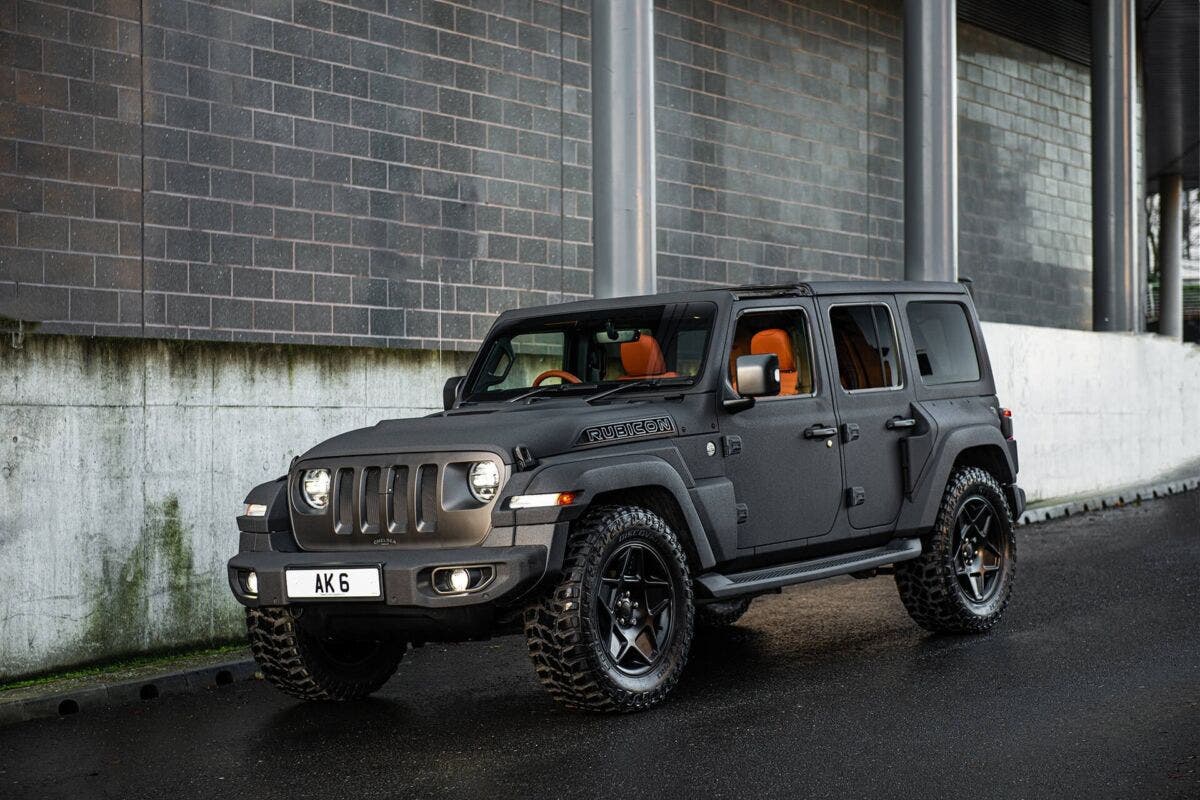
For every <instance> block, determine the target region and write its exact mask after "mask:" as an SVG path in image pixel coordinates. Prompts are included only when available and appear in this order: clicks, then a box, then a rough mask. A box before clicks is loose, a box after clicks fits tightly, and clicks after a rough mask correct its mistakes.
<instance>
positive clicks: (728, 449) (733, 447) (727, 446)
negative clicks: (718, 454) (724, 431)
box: [721, 436, 742, 456]
mask: <svg viewBox="0 0 1200 800" xmlns="http://www.w3.org/2000/svg"><path fill="white" fill-rule="evenodd" d="M721 448H722V449H723V450H724V451H725V455H727V456H736V455H737V454H738V453H740V452H742V437H740V436H722V437H721Z"/></svg>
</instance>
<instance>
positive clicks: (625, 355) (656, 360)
mask: <svg viewBox="0 0 1200 800" xmlns="http://www.w3.org/2000/svg"><path fill="white" fill-rule="evenodd" d="M621 368H622V369H623V370H625V374H624V375H622V376H621V377H620V378H619V380H623V381H640V380H643V379H645V378H676V377H678V375H676V374H675V373H674V372H667V362H666V359H664V358H663V354H662V348H661V347H659V346H658V340H657V339H655V338H654V337H653V336H651V335H650V334H648V333H643V334H642V335H641V336H639V337H638V338H636V339H634V340H633V341H632V342H622V343H621Z"/></svg>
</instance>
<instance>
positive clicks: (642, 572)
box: [595, 541, 676, 677]
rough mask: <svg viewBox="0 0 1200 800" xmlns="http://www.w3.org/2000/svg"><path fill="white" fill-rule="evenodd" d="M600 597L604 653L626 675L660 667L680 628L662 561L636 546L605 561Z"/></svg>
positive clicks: (598, 610)
mask: <svg viewBox="0 0 1200 800" xmlns="http://www.w3.org/2000/svg"><path fill="white" fill-rule="evenodd" d="M600 574H601V578H600V586H599V587H598V590H597V592H596V601H595V613H596V620H595V626H596V628H595V629H596V630H597V631H601V632H606V633H607V637H608V638H607V647H606V648H605V653H606V654H607V656H608V658H609V660H610V661H611V662H612V664H613V666H614V667H616V668H617V669H618V670H620V671H621V672H622V673H624V674H625V675H629V676H630V677H637V676H639V675H644V674H646V673H647V672H649V671H650V670H652V669H654V667H655V666H656V665H657V664H658V662H659V660H660V659H661V658H662V654H663V652H664V650H665V649H666V645H667V644H668V643H669V642H670V641H671V633H672V631H673V629H674V626H675V605H676V601H675V587H674V586H673V585H672V581H671V575H670V572H668V570H667V565H666V563H665V562H664V561H663V559H662V557H661V556H660V555H659V554H658V553H657V552H655V550H654V549H653V548H651V547H648V546H647V545H645V544H643V543H641V542H638V541H632V542H627V543H626V544H624V545H622V546H621V547H618V548H617V549H615V550H613V552H612V553H611V554H610V555H609V556H608V558H607V559H606V560H605V563H604V567H603V568H602V569H601V572H600Z"/></svg>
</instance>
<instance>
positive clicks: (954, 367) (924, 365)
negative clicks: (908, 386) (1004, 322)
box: [908, 301, 979, 386]
mask: <svg viewBox="0 0 1200 800" xmlns="http://www.w3.org/2000/svg"><path fill="white" fill-rule="evenodd" d="M908 327H909V329H910V330H911V331H912V337H913V348H914V349H915V350H916V352H917V368H918V369H919V370H920V373H921V380H922V381H924V382H925V383H926V384H927V385H929V386H937V385H939V384H943V383H966V382H969V381H977V380H979V356H978V355H977V354H976V353H975V339H974V338H973V337H972V336H971V323H970V322H969V321H968V320H967V309H966V308H964V307H963V305H962V304H961V303H948V302H935V301H929V302H925V301H921V302H915V303H909V304H908Z"/></svg>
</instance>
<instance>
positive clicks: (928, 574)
mask: <svg viewBox="0 0 1200 800" xmlns="http://www.w3.org/2000/svg"><path fill="white" fill-rule="evenodd" d="M924 544H925V547H924V550H923V551H922V553H921V555H920V557H919V558H915V559H913V560H911V561H904V562H902V563H900V564H897V565H896V586H897V588H898V589H899V590H900V599H901V601H903V603H904V607H905V608H906V609H907V610H908V613H909V616H911V617H912V618H913V619H914V620H915V621H916V623H917V624H918V625H920V626H921V627H922V628H925V629H926V630H930V631H935V632H937V633H983V632H984V631H986V630H988V629H989V628H991V627H992V626H993V625H995V624H996V622H998V621H999V619H1000V617H1001V616H1002V615H1003V614H1004V610H1005V608H1007V607H1008V601H1009V598H1010V597H1011V596H1012V586H1013V579H1014V578H1015V576H1016V569H1017V542H1016V537H1015V535H1014V531H1013V523H1012V517H1011V516H1010V514H1009V511H1008V501H1007V500H1006V499H1005V498H1004V492H1003V491H1002V490H1001V488H1000V484H998V483H997V482H996V479H995V478H993V477H992V476H991V475H990V474H988V473H987V472H985V471H983V470H981V469H978V468H977V467H967V468H963V469H960V470H958V471H956V472H955V473H954V475H953V476H952V477H951V478H950V483H949V484H948V485H947V486H946V493H945V495H943V497H942V505H941V507H940V508H939V509H938V515H937V522H936V524H935V525H934V528H933V531H932V532H931V533H930V535H929V536H928V537H927V538H926V539H925V542H924Z"/></svg>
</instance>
